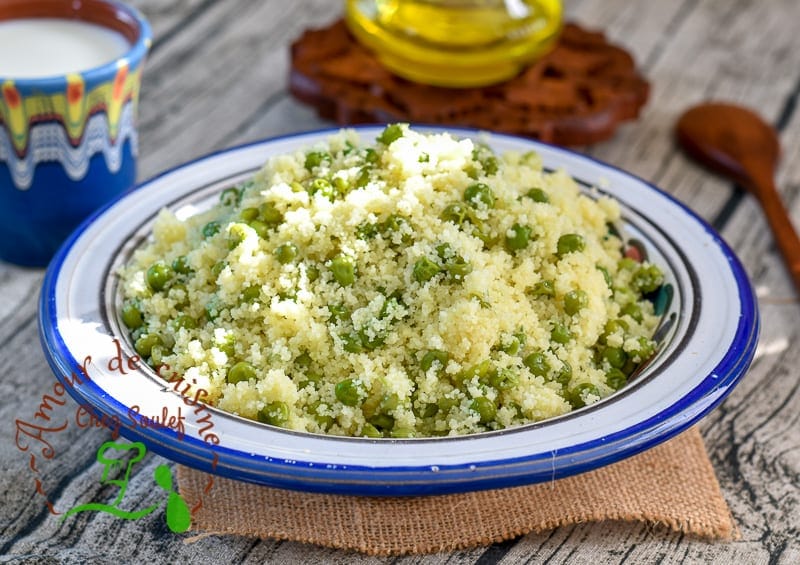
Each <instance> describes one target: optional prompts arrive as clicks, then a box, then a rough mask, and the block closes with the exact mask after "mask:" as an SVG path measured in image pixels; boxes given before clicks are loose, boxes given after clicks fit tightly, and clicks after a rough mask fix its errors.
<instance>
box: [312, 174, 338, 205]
mask: <svg viewBox="0 0 800 565" xmlns="http://www.w3.org/2000/svg"><path fill="white" fill-rule="evenodd" d="M308 192H309V193H310V194H317V193H320V194H321V195H322V196H324V197H325V198H327V199H328V200H333V199H334V197H335V196H336V190H334V188H333V185H332V184H331V183H330V181H329V180H327V179H314V180H313V181H311V185H310V186H309V189H308Z"/></svg>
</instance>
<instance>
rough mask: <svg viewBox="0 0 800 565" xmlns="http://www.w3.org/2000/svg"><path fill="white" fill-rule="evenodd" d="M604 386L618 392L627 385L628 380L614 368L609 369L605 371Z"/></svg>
mask: <svg viewBox="0 0 800 565" xmlns="http://www.w3.org/2000/svg"><path fill="white" fill-rule="evenodd" d="M606 384H607V385H608V386H609V387H611V388H612V389H614V390H619V389H621V388H622V387H624V386H625V385H626V384H628V378H627V377H626V376H625V373H623V372H622V371H620V370H619V369H617V368H616V367H611V368H610V369H609V370H608V371H606Z"/></svg>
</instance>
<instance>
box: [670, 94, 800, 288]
mask: <svg viewBox="0 0 800 565" xmlns="http://www.w3.org/2000/svg"><path fill="white" fill-rule="evenodd" d="M675 136H676V139H677V141H678V143H679V145H680V146H681V147H682V148H683V149H684V150H685V151H686V153H687V154H688V155H689V156H691V157H692V158H694V159H695V160H697V161H698V162H700V163H701V164H703V165H705V166H707V167H708V168H709V169H711V170H714V171H716V172H717V173H720V174H722V175H724V176H726V177H728V178H730V179H732V180H733V181H735V182H736V183H738V184H739V185H741V186H743V187H744V188H746V189H747V190H748V191H750V193H751V194H753V196H755V197H756V199H757V200H758V202H759V203H760V204H761V207H762V209H763V210H764V214H765V215H766V216H767V220H768V222H769V225H770V228H771V229H772V233H773V235H774V237H775V241H776V242H777V244H778V247H779V249H780V251H781V254H782V255H783V258H784V261H785V262H786V266H787V268H788V269H789V272H790V274H791V276H792V279H793V281H794V284H795V289H796V290H797V291H798V293H800V239H798V237H797V232H796V231H795V229H794V226H793V225H792V221H791V219H790V218H789V215H788V213H787V212H786V209H785V208H784V207H783V204H782V203H781V199H780V196H779V194H778V190H777V188H776V187H775V182H774V175H775V168H776V166H777V164H778V161H779V159H780V153H781V150H780V142H779V140H778V134H777V132H776V131H775V129H774V128H773V127H771V126H770V125H769V124H767V123H766V122H764V120H762V119H761V118H760V117H759V116H758V114H756V113H755V112H752V111H751V110H748V109H747V108H743V107H741V106H735V105H732V104H724V103H708V104H701V105H699V106H695V107H693V108H691V109H689V110H687V111H686V112H685V113H684V114H683V115H682V116H681V117H680V119H679V120H678V123H677V125H676V128H675Z"/></svg>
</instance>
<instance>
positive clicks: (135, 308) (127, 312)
mask: <svg viewBox="0 0 800 565" xmlns="http://www.w3.org/2000/svg"><path fill="white" fill-rule="evenodd" d="M122 323H123V324H125V325H126V326H127V327H128V328H129V329H132V330H135V329H136V328H139V327H141V326H142V324H144V318H142V310H141V309H140V308H139V305H138V304H137V303H136V302H134V301H130V302H127V303H125V305H124V306H123V307H122Z"/></svg>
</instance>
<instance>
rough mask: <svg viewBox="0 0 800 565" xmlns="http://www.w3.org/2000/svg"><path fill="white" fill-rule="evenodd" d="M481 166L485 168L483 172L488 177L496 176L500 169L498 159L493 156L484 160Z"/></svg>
mask: <svg viewBox="0 0 800 565" xmlns="http://www.w3.org/2000/svg"><path fill="white" fill-rule="evenodd" d="M481 166H482V167H483V172H484V173H486V175H488V176H491V175H493V174H495V173H496V172H497V170H498V168H499V167H498V165H497V157H494V156H491V157H487V158H486V159H483V160H482V161H481Z"/></svg>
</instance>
